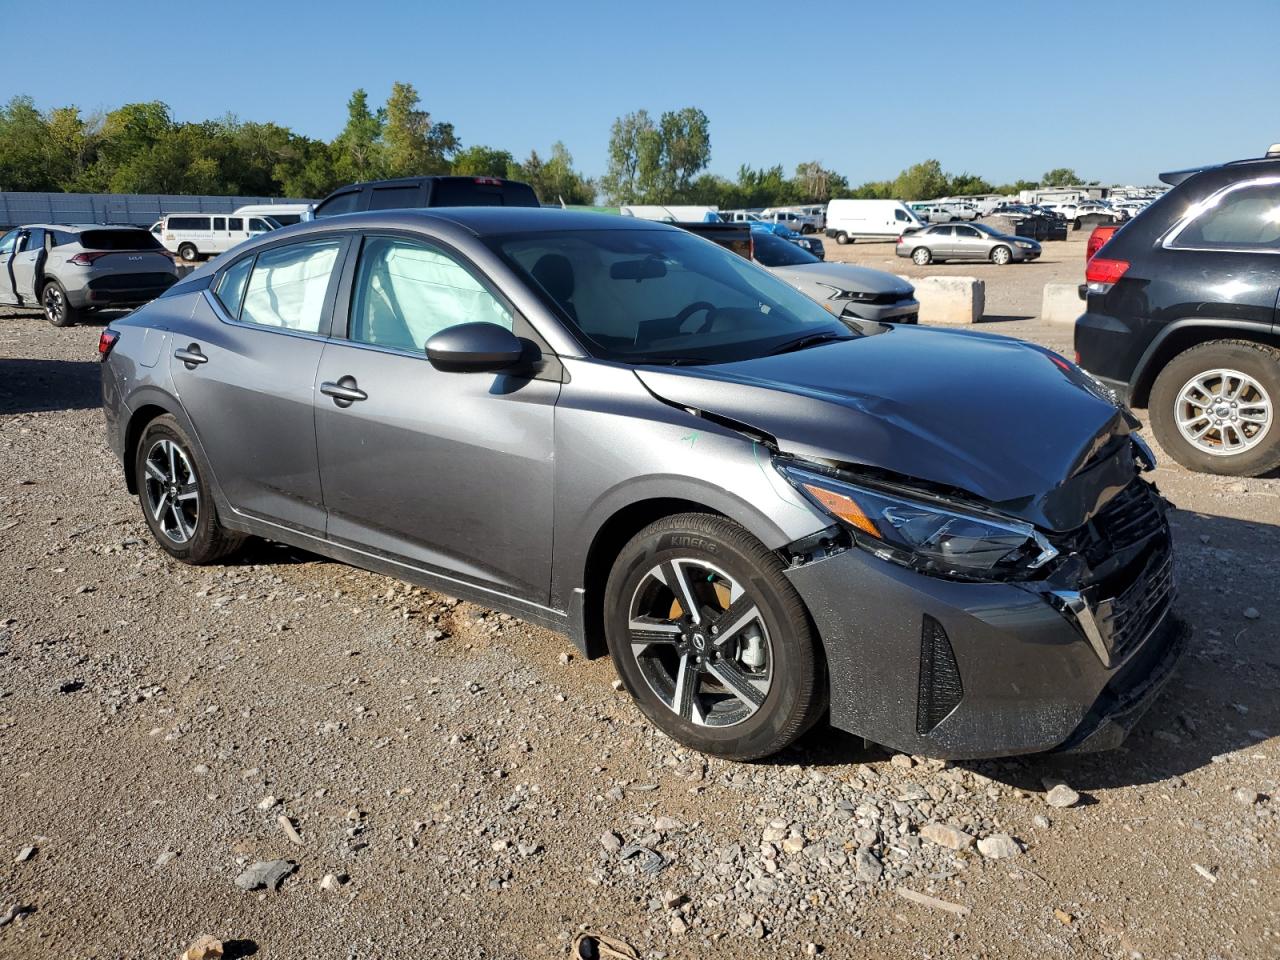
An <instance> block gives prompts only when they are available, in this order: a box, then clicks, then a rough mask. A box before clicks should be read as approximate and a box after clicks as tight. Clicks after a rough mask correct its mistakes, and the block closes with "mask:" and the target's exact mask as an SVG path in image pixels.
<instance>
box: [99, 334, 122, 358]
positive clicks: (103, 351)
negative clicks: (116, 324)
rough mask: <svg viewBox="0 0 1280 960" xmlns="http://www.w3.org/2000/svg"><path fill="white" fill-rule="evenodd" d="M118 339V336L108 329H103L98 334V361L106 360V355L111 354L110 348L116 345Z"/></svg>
mask: <svg viewBox="0 0 1280 960" xmlns="http://www.w3.org/2000/svg"><path fill="white" fill-rule="evenodd" d="M119 339H120V334H118V333H116V332H115V331H114V330H112V329H111V328H110V327H104V328H103V330H102V332H101V333H100V334H98V359H100V360H105V359H107V354H109V353H110V352H111V348H112V347H114V346H115V345H116V341H117V340H119Z"/></svg>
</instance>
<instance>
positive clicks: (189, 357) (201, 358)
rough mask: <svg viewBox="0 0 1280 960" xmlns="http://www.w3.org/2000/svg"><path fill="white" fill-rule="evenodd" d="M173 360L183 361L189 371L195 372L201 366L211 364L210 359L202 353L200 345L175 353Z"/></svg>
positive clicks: (194, 344)
mask: <svg viewBox="0 0 1280 960" xmlns="http://www.w3.org/2000/svg"><path fill="white" fill-rule="evenodd" d="M173 358H174V359H175V360H181V361H182V362H183V363H184V364H186V366H187V369H188V370H194V369H195V368H196V367H198V366H200V364H202V363H208V362H209V358H208V357H206V356H205V355H204V354H203V353H201V352H200V344H198V343H193V344H190V345H189V346H187V347H184V348H182V349H179V350H175V351H173Z"/></svg>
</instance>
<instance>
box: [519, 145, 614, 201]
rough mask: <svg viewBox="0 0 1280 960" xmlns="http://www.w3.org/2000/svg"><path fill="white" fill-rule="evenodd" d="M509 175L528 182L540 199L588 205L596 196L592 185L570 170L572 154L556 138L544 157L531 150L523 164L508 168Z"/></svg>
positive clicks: (571, 167)
mask: <svg viewBox="0 0 1280 960" xmlns="http://www.w3.org/2000/svg"><path fill="white" fill-rule="evenodd" d="M511 176H512V177H514V178H516V179H517V180H524V181H525V182H526V183H528V184H529V185H530V186H531V187H533V192H534V193H536V194H537V195H538V199H539V200H542V201H544V202H548V203H556V202H562V203H566V204H570V203H572V204H590V203H594V202H595V199H596V188H595V184H593V183H592V182H591V181H590V180H588V179H587V178H586V177H584V176H583V175H582V174H580V173H578V172H577V171H576V170H574V169H573V157H572V156H571V155H570V153H569V150H568V148H567V147H566V146H565V145H564V144H563V143H561V142H560V141H558V140H557V141H556V142H555V143H554V144H552V146H551V156H550V157H549V158H548V159H546V160H543V159H542V158H541V157H539V156H538V151H536V150H531V151H530V152H529V157H528V159H526V160H525V161H524V163H521V164H516V165H514V166H513V167H512V168H511Z"/></svg>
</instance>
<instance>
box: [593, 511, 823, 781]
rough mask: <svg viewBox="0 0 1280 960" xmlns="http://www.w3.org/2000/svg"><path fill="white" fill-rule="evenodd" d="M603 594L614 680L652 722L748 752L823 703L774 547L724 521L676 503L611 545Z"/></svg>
mask: <svg viewBox="0 0 1280 960" xmlns="http://www.w3.org/2000/svg"><path fill="white" fill-rule="evenodd" d="M673 581H674V583H673ZM685 597H687V598H688V600H687V601H686V600H684V599H682V598H685ZM604 604H605V615H604V620H605V634H606V638H607V640H608V644H609V653H610V655H611V656H612V657H613V662H614V666H615V669H617V671H618V675H619V676H620V677H621V678H622V682H623V684H624V686H625V687H626V688H627V690H628V691H630V693H631V695H632V697H634V698H635V702H636V705H637V706H638V707H639V708H640V710H641V712H642V713H644V715H645V716H646V717H648V718H649V719H650V720H651V721H652V722H653V724H654V726H656V727H658V729H660V730H662V731H663V732H664V733H666V734H667V735H668V736H670V737H671V738H672V739H674V740H676V741H678V742H680V743H682V744H684V745H686V746H688V747H691V748H693V749H695V750H699V751H701V752H703V753H708V754H711V755H713V756H718V757H726V758H729V759H733V760H757V759H759V758H761V757H767V756H769V755H771V754H774V753H777V752H778V751H779V750H782V749H783V748H784V747H786V746H788V745H789V744H791V743H793V742H794V741H795V740H796V739H798V738H799V737H800V736H801V735H802V734H803V733H804V732H805V731H806V730H808V729H809V728H810V727H811V726H813V724H814V723H815V722H817V720H818V719H819V718H820V717H821V716H822V714H823V711H824V710H825V708H826V700H827V686H826V675H825V669H824V665H823V661H822V658H821V656H820V654H819V648H818V643H817V637H816V636H815V632H814V630H813V627H812V625H811V623H810V620H809V615H808V611H807V610H806V609H805V606H804V602H803V601H802V600H801V599H800V595H799V594H798V593H796V590H795V587H793V586H792V584H791V582H790V581H789V580H788V579H787V578H786V576H785V574H784V573H783V570H782V564H781V562H780V561H779V560H778V558H777V556H775V555H774V554H773V553H771V552H770V551H769V550H767V549H766V548H765V547H764V545H763V544H761V543H760V541H758V540H757V539H756V538H755V537H753V536H751V534H749V533H748V532H747V531H746V530H744V529H743V528H742V527H740V526H738V525H737V524H736V523H733V522H732V521H729V520H726V519H724V518H723V517H716V516H710V515H708V514H701V513H686V514H680V515H678V516H673V517H668V518H666V519H664V520H659V521H658V522H656V523H653V524H650V525H649V526H648V527H646V528H645V529H644V530H642V531H641V532H640V533H638V534H637V535H636V536H635V537H634V538H632V540H631V542H630V543H628V544H627V545H626V546H625V547H623V548H622V551H621V552H620V553H619V554H618V558H617V560H616V561H614V565H613V569H612V571H611V572H610V574H609V582H608V586H607V587H606V589H605V596H604ZM692 609H696V610H697V611H698V619H697V620H694V619H693V617H692V615H691V614H690V612H689V611H690V610H692ZM637 623H640V624H642V625H641V626H639V627H637V626H636V624H637ZM646 627H648V628H649V629H646Z"/></svg>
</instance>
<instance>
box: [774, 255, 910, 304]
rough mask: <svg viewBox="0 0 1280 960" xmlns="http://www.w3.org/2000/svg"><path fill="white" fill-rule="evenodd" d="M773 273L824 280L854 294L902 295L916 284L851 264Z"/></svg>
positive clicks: (808, 266) (805, 266)
mask: <svg viewBox="0 0 1280 960" xmlns="http://www.w3.org/2000/svg"><path fill="white" fill-rule="evenodd" d="M772 272H773V273H775V274H777V275H778V276H779V277H781V278H783V279H784V280H795V281H799V282H801V283H825V284H828V285H830V286H833V287H835V288H836V289H837V290H850V291H852V292H854V293H901V294H902V295H903V296H904V297H905V296H910V295H911V294H913V293H915V287H913V286H912V285H911V284H910V283H908V282H907V281H906V280H903V279H902V278H901V277H896V276H894V275H893V274H892V273H885V272H884V271H883V270H872V269H871V268H870V267H857V266H854V265H853V264H852V263H801V264H796V265H794V266H789V267H774V268H772Z"/></svg>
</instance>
